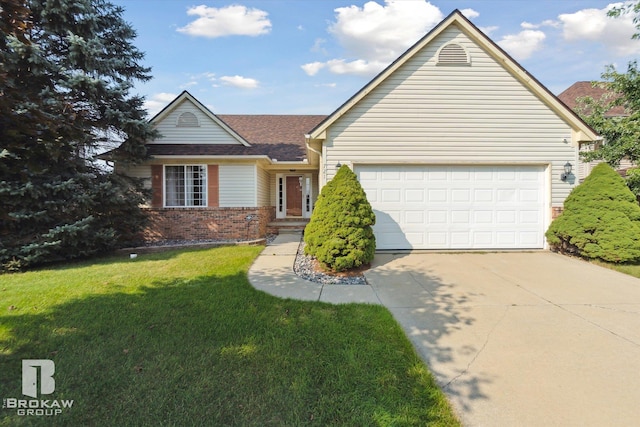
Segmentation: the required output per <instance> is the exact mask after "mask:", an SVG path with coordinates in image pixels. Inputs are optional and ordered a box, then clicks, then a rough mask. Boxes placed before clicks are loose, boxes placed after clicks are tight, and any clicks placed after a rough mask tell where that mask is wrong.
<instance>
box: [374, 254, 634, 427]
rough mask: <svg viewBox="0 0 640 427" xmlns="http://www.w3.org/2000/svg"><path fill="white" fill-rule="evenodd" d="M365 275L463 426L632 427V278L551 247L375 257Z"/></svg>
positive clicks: (380, 255) (378, 255)
mask: <svg viewBox="0 0 640 427" xmlns="http://www.w3.org/2000/svg"><path fill="white" fill-rule="evenodd" d="M365 275H366V278H367V280H368V281H369V283H370V284H371V286H372V287H373V289H374V290H375V292H376V294H377V296H378V298H379V300H380V301H381V302H382V303H383V304H384V305H385V306H386V307H388V308H389V310H391V312H392V313H393V315H394V316H395V317H396V319H397V320H398V321H399V322H400V324H401V325H402V327H403V328H404V329H405V331H406V333H407V335H408V336H409V338H410V339H411V340H412V341H413V343H414V344H415V346H416V348H417V349H418V351H419V352H420V353H421V355H422V357H423V358H424V360H425V361H426V362H427V363H428V365H429V367H430V368H431V370H432V372H433V373H434V375H435V376H436V379H437V380H438V382H439V383H440V385H441V386H442V387H443V389H444V391H445V392H446V393H447V395H448V396H449V398H450V400H451V402H452V403H453V405H454V407H455V409H456V410H457V412H458V414H459V416H460V418H461V420H462V421H463V423H464V424H465V425H468V426H552V425H556V426H560V425H562V426H570V425H575V426H587V425H592V426H609V425H616V426H623V425H639V424H640V280H638V279H634V278H632V277H629V276H626V275H623V274H620V273H616V272H613V271H610V270H607V269H604V268H600V267H596V266H593V265H590V264H588V263H586V262H583V261H580V260H575V259H570V258H567V257H564V256H561V255H557V254H553V253H549V252H533V253H490V254H472V253H467V254H408V255H402V254H401V255H390V254H377V255H376V259H375V261H374V266H373V268H372V269H371V270H369V271H368V272H367V273H366V274H365Z"/></svg>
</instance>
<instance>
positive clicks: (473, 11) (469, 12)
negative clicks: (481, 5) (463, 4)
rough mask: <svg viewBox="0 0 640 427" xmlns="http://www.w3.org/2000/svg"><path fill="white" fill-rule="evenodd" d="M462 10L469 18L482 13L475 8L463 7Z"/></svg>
mask: <svg viewBox="0 0 640 427" xmlns="http://www.w3.org/2000/svg"><path fill="white" fill-rule="evenodd" d="M460 12H462V14H463V15H464V16H466V17H467V19H473V18H477V17H478V16H480V13H479V12H477V11H475V10H473V9H462V10H461V11H460Z"/></svg>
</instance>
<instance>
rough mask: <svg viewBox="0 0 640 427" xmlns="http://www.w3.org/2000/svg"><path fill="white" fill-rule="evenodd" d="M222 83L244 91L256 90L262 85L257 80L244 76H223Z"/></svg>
mask: <svg viewBox="0 0 640 427" xmlns="http://www.w3.org/2000/svg"><path fill="white" fill-rule="evenodd" d="M220 81H221V82H223V83H224V84H225V85H227V86H233V87H239V88H242V89H255V88H257V87H258V85H259V84H260V83H259V82H258V81H257V80H256V79H251V78H248V77H242V76H237V75H236V76H222V77H220Z"/></svg>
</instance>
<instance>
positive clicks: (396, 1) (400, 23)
mask: <svg viewBox="0 0 640 427" xmlns="http://www.w3.org/2000/svg"><path fill="white" fill-rule="evenodd" d="M335 12H336V21H335V22H334V23H333V24H331V25H330V27H329V32H330V33H331V34H333V36H334V37H335V38H336V39H337V40H338V42H339V43H340V44H341V45H342V47H343V48H345V49H346V51H347V54H349V55H350V56H353V57H355V58H359V59H363V60H366V61H391V60H393V59H395V58H396V57H398V56H399V55H400V54H401V53H402V52H403V51H405V50H406V49H407V48H408V47H409V46H411V45H412V44H413V43H415V42H416V41H418V39H419V38H420V37H422V36H423V35H424V34H425V33H426V32H427V31H429V30H430V29H431V28H433V27H434V26H435V25H436V24H437V23H439V22H440V21H441V20H442V18H443V15H442V12H440V9H438V8H437V7H436V6H434V5H432V4H431V3H429V2H427V1H424V0H420V1H402V0H385V3H384V5H380V4H378V3H376V2H374V1H369V2H367V3H365V4H364V6H362V7H358V6H353V5H352V6H348V7H340V8H337V9H335Z"/></svg>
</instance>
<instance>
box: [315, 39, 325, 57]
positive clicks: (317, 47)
mask: <svg viewBox="0 0 640 427" xmlns="http://www.w3.org/2000/svg"><path fill="white" fill-rule="evenodd" d="M326 42H327V41H326V40H325V39H321V38H317V39H316V40H315V41H314V42H313V46H311V52H320V53H322V54H325V55H327V54H328V52H327V50H326V49H325V48H324V47H322V45H323V44H325V43H326Z"/></svg>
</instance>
